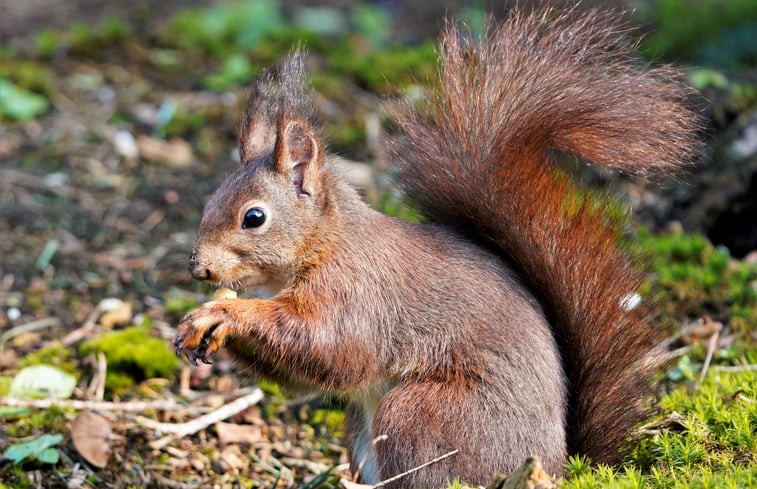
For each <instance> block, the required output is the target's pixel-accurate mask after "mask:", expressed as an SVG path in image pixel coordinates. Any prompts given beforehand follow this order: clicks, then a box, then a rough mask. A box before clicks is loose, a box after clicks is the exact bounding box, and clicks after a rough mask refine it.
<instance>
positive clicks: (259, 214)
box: [242, 207, 265, 229]
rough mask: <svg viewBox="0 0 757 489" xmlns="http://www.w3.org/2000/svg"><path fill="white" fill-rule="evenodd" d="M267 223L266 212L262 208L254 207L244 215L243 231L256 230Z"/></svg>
mask: <svg viewBox="0 0 757 489" xmlns="http://www.w3.org/2000/svg"><path fill="white" fill-rule="evenodd" d="M264 222H265V212H264V211H263V209H261V208H260V207H253V208H252V209H250V210H248V211H247V212H246V213H245V214H244V219H243V220H242V229H250V228H256V227H260V226H262V225H263V223H264Z"/></svg>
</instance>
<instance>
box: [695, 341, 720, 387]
mask: <svg viewBox="0 0 757 489" xmlns="http://www.w3.org/2000/svg"><path fill="white" fill-rule="evenodd" d="M719 339H720V330H715V332H714V333H712V336H710V341H708V342H707V356H706V357H705V358H704V364H703V365H702V371H701V372H700V373H699V380H698V381H697V385H696V386H695V387H694V388H695V389H699V386H700V385H702V382H703V381H704V376H705V375H707V371H708V370H709V368H710V362H711V361H712V355H713V353H715V349H716V348H717V347H718V340H719Z"/></svg>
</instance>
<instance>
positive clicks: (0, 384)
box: [0, 376, 13, 396]
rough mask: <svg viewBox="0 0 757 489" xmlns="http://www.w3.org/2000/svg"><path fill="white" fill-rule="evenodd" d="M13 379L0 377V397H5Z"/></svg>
mask: <svg viewBox="0 0 757 489" xmlns="http://www.w3.org/2000/svg"><path fill="white" fill-rule="evenodd" d="M11 382H13V377H6V376H0V396H7V395H8V392H9V391H10V388H11Z"/></svg>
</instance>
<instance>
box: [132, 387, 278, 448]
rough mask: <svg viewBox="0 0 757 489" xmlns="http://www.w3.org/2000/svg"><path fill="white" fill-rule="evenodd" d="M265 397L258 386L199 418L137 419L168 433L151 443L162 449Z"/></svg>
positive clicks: (153, 446) (142, 423)
mask: <svg viewBox="0 0 757 489" xmlns="http://www.w3.org/2000/svg"><path fill="white" fill-rule="evenodd" d="M262 399H263V391H261V390H260V389H259V388H256V389H255V390H254V391H252V393H250V394H247V395H246V396H243V397H240V398H237V399H235V400H234V401H232V402H230V403H228V404H225V405H223V406H221V407H220V408H218V409H216V410H215V411H212V412H209V413H208V414H205V415H203V416H200V417H199V418H195V419H193V420H191V421H187V422H186V423H160V422H157V421H155V420H152V419H149V418H144V417H142V416H138V417H137V418H136V421H137V422H138V423H139V424H141V425H143V426H145V427H147V428H150V429H153V430H155V431H157V432H159V433H168V434H169V436H166V437H163V438H161V439H159V440H155V441H154V442H152V443H150V446H151V447H152V448H155V449H160V448H163V447H165V446H166V445H168V444H169V443H171V441H172V440H173V439H174V438H182V437H184V436H188V435H192V434H194V433H197V432H198V431H200V430H204V429H205V428H207V427H208V426H210V425H211V424H213V423H216V422H218V421H223V420H224V419H226V418H228V417H230V416H233V415H235V414H237V413H240V412H242V411H244V410H245V409H247V408H248V407H250V406H254V405H255V404H257V403H259V402H260V401H261V400H262Z"/></svg>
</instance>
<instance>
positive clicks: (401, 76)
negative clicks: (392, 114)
mask: <svg viewBox="0 0 757 489" xmlns="http://www.w3.org/2000/svg"><path fill="white" fill-rule="evenodd" d="M436 57H437V56H436V48H435V45H434V44H433V43H431V42H425V43H423V44H420V45H418V46H416V47H414V48H406V47H399V46H397V47H390V48H387V49H382V50H374V48H373V47H372V46H371V45H370V44H369V43H367V42H366V39H365V38H364V37H362V36H352V37H349V38H345V39H344V40H343V41H342V42H341V43H339V44H338V45H336V46H335V47H334V49H333V50H332V51H331V53H330V54H329V55H328V63H329V65H330V66H331V67H332V68H333V69H335V70H337V71H340V72H342V73H346V74H348V75H351V76H354V77H355V79H356V80H357V82H358V83H359V84H361V85H363V86H365V87H366V88H368V89H369V90H371V91H374V92H377V93H380V94H392V93H396V92H397V90H399V89H402V88H405V87H408V86H410V85H413V84H416V83H425V84H427V83H430V80H432V79H433V78H434V75H435V73H436Z"/></svg>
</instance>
